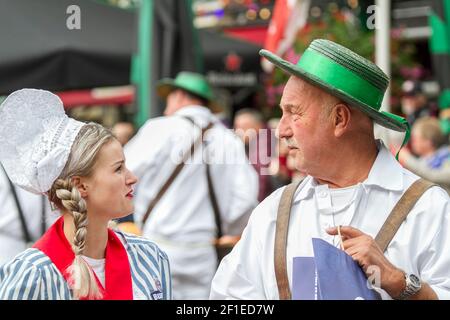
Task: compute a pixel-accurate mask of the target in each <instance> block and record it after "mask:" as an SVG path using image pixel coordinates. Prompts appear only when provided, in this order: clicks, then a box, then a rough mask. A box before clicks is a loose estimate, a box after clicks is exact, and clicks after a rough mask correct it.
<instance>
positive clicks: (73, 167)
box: [48, 122, 114, 299]
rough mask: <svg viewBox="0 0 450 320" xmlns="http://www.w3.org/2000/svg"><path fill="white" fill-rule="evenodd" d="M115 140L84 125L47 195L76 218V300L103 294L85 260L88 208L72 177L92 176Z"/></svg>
mask: <svg viewBox="0 0 450 320" xmlns="http://www.w3.org/2000/svg"><path fill="white" fill-rule="evenodd" d="M113 138H114V136H113V134H112V133H111V132H110V131H109V130H108V129H106V128H105V127H103V126H101V125H100V124H97V123H93V122H91V123H88V124H85V125H84V126H83V127H82V128H81V129H80V132H79V133H78V135H77V137H76V139H75V141H74V143H73V145H72V148H71V152H70V155H69V158H68V160H67V163H66V165H65V167H64V169H63V171H62V172H61V174H60V176H59V177H58V179H57V180H56V181H55V182H54V183H53V185H52V187H51V189H50V191H49V192H48V197H49V199H50V201H52V202H53V203H54V204H55V205H56V206H57V207H58V208H59V209H60V210H64V209H67V210H68V211H69V212H70V213H71V214H72V216H73V221H74V225H75V236H74V240H73V245H72V249H73V251H74V253H75V259H74V261H73V263H72V265H71V266H69V268H68V269H67V272H69V274H70V281H69V286H70V288H71V289H72V290H73V295H74V298H75V299H79V298H81V297H87V298H89V299H98V298H101V297H102V294H101V292H100V289H99V287H98V285H97V282H96V280H95V276H94V274H93V272H92V270H91V268H90V267H89V265H88V264H87V262H86V261H85V260H84V259H83V258H82V254H83V252H84V249H85V241H86V233H87V225H88V218H87V207H86V202H85V200H84V199H83V198H82V197H81V195H80V192H79V191H78V188H77V187H75V186H74V185H73V184H72V177H74V176H82V177H86V176H89V175H90V174H92V171H93V168H94V165H95V163H96V159H97V156H98V153H99V151H100V149H101V148H102V147H103V146H104V145H105V144H107V143H108V142H110V141H111V140H112V139H113Z"/></svg>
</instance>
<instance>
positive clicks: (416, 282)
mask: <svg viewBox="0 0 450 320" xmlns="http://www.w3.org/2000/svg"><path fill="white" fill-rule="evenodd" d="M404 274H405V282H406V287H405V289H404V290H403V292H402V293H400V295H399V296H398V297H397V298H395V299H396V300H405V299H408V298H409V297H411V296H412V295H414V294H416V293H417V292H419V290H420V288H422V281H420V278H419V277H418V276H416V275H415V274H407V273H404Z"/></svg>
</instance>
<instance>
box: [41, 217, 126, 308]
mask: <svg viewBox="0 0 450 320" xmlns="http://www.w3.org/2000/svg"><path fill="white" fill-rule="evenodd" d="M33 248H36V249H39V250H40V251H42V252H43V253H45V254H46V255H47V256H48V257H49V258H50V260H51V261H52V262H53V263H54V264H55V266H56V267H57V268H58V270H59V271H60V272H61V274H62V275H63V277H64V279H66V281H67V282H68V283H69V282H70V278H69V277H70V275H69V274H68V272H67V268H68V267H69V266H70V265H71V264H72V262H73V260H74V259H75V254H74V252H73V250H72V247H71V245H70V243H69V241H67V239H66V236H65V234H64V218H63V217H61V218H59V219H58V220H57V221H56V222H55V223H54V224H53V225H52V226H51V227H50V228H49V229H48V231H47V232H46V233H45V234H44V235H43V236H42V238H41V239H39V240H38V241H37V242H36V243H35V245H34V246H33ZM94 275H95V272H94ZM95 279H96V281H97V285H98V287H99V288H100V290H101V292H102V294H103V300H133V287H132V281H131V271H130V263H129V260H128V255H127V252H126V250H125V248H124V246H123V244H122V242H121V241H120V239H119V238H118V237H117V235H116V234H115V233H114V231H112V230H111V229H108V242H107V245H106V257H105V288H103V286H102V284H101V283H100V281H99V280H98V278H97V276H95ZM82 299H86V297H84V298H82Z"/></svg>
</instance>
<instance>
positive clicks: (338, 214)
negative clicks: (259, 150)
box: [210, 40, 450, 299]
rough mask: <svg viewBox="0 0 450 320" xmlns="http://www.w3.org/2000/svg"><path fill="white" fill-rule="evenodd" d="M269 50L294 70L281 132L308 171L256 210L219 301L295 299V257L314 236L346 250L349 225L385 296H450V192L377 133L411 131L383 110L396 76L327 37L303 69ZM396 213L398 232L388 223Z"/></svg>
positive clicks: (222, 275)
mask: <svg viewBox="0 0 450 320" xmlns="http://www.w3.org/2000/svg"><path fill="white" fill-rule="evenodd" d="M261 55H262V56H264V57H266V58H267V59H268V60H269V61H271V62H272V63H274V64H275V65H277V66H278V67H280V68H281V69H283V70H284V71H286V72H288V73H289V74H290V75H291V77H290V79H289V81H288V82H287V84H286V87H285V89H284V92H283V96H282V99H281V103H280V106H281V109H282V111H283V116H282V118H281V121H280V124H279V126H278V131H279V136H280V138H281V139H285V140H286V141H287V142H288V144H289V147H290V149H291V151H290V152H291V153H292V154H294V155H295V160H296V165H297V168H298V169H299V170H300V171H302V172H304V173H305V174H306V175H307V177H306V178H305V179H304V180H303V181H302V182H301V183H300V185H298V187H297V186H296V185H290V186H288V187H285V188H281V189H279V190H277V191H275V192H274V193H273V194H272V195H270V196H269V197H268V198H266V200H265V201H263V202H262V203H261V204H260V205H259V206H258V207H257V208H256V209H255V210H254V211H253V213H252V216H251V217H250V221H249V224H248V226H247V227H246V230H245V231H244V233H243V236H242V238H241V241H240V242H239V243H238V245H237V246H236V247H235V249H234V250H233V252H232V253H231V254H230V255H228V256H227V257H226V258H225V259H224V260H223V261H222V263H221V265H220V267H219V269H218V271H217V273H216V275H215V278H214V280H213V283H212V289H211V295H210V297H211V298H212V299H221V298H238V299H279V298H281V299H289V298H290V297H291V291H292V278H293V267H292V266H293V258H294V257H311V256H313V246H312V244H311V239H312V238H322V239H324V240H326V241H328V242H329V243H330V244H334V245H335V246H337V245H338V243H339V242H340V239H339V235H338V230H337V229H338V228H337V227H338V226H340V225H342V226H343V227H341V228H340V231H341V234H342V239H343V247H344V249H345V252H346V253H347V254H348V255H350V256H351V257H352V258H353V259H354V260H355V261H357V262H358V263H359V265H360V266H361V268H362V270H363V271H364V272H366V275H367V276H370V275H371V273H370V269H371V268H369V267H370V266H377V267H378V270H379V275H380V279H379V280H380V287H381V288H379V291H380V293H381V296H382V298H383V299H391V298H394V299H436V298H444V299H449V298H450V268H449V267H448V266H449V265H450V254H448V252H450V233H449V232H450V231H449V230H450V219H449V218H450V217H449V211H450V207H449V197H448V195H447V194H446V192H445V191H444V190H443V189H441V188H440V187H436V186H431V185H430V184H428V183H426V182H423V181H422V180H418V179H419V178H418V177H417V176H416V175H414V174H412V173H411V172H409V171H408V170H406V169H403V168H402V167H401V166H400V165H399V164H398V162H397V161H396V160H395V158H394V157H393V156H392V155H391V153H390V152H389V151H388V149H387V148H386V147H385V146H384V145H383V143H382V142H381V141H377V140H375V138H374V134H373V121H375V122H377V123H379V124H380V125H383V126H385V127H387V128H390V129H393V130H397V131H408V133H409V127H408V125H407V123H406V121H405V120H404V119H403V118H400V117H397V116H395V115H392V114H390V113H387V112H381V111H379V109H380V106H381V101H382V99H383V95H384V93H385V90H386V88H387V86H388V81H389V79H388V77H387V76H386V75H385V74H384V73H383V72H382V71H381V70H380V69H379V68H378V67H376V66H375V65H374V64H373V63H371V62H369V61H367V60H366V59H364V58H362V57H360V56H358V55H356V54H355V53H353V52H352V51H350V50H348V49H346V48H344V47H342V46H340V45H338V44H335V43H333V42H331V41H327V40H315V41H313V42H312V43H311V45H310V47H309V48H308V49H307V50H306V51H305V53H304V54H303V55H302V57H301V59H300V60H299V62H298V63H297V64H296V65H294V64H291V63H289V62H287V61H284V60H282V59H281V58H279V57H277V56H275V55H274V54H272V53H270V52H268V51H265V50H264V51H262V52H261ZM417 181H419V182H417ZM410 187H411V189H410ZM289 194H290V195H289ZM285 195H289V196H287V197H286V196H285ZM404 195H405V196H404ZM419 196H420V198H419ZM289 197H292V198H289ZM417 198H419V199H418V200H417ZM286 199H287V200H289V201H287V200H286ZM400 200H401V205H398V206H397V205H396V204H397V202H399V201H400ZM416 200H417V202H414V201H416ZM409 207H412V209H411V210H407V209H409ZM286 208H287V209H286ZM393 208H394V209H393ZM405 208H406V209H405ZM391 211H393V213H392V215H391ZM277 212H278V213H277ZM286 212H290V219H289V215H286ZM408 212H409V214H408ZM405 214H408V217H407V219H406V220H403V219H404V218H405ZM286 217H287V218H286ZM388 217H390V218H389V223H388V224H389V225H390V228H387V227H386V226H385V227H382V226H383V224H384V222H385V221H386V219H388ZM401 221H403V223H402V224H401V225H400V222H401ZM396 227H399V229H398V231H397V232H395V231H396V230H395V229H396ZM380 229H382V232H381V233H379V231H380ZM283 235H284V238H283ZM377 235H378V236H377ZM376 236H377V237H376ZM375 237H376V241H375V240H374V238H375ZM280 239H281V240H280ZM372 270H373V269H372Z"/></svg>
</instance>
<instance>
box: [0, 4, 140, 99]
mask: <svg viewBox="0 0 450 320" xmlns="http://www.w3.org/2000/svg"><path fill="white" fill-rule="evenodd" d="M72 4H76V5H77V6H78V7H79V8H80V13H81V15H80V17H81V20H80V21H81V29H80V30H77V29H74V30H69V29H68V28H67V24H66V22H67V19H69V18H70V16H71V14H70V13H66V11H67V8H68V7H69V6H70V5H72ZM0 26H1V27H0V41H1V43H0V48H1V49H0V94H7V93H9V92H11V91H13V90H16V89H19V88H23V87H33V88H43V89H49V90H68V89H75V88H77V89H80V88H92V87H99V86H113V85H123V84H128V83H130V61H131V51H132V48H133V46H134V43H135V30H136V20H135V12H134V11H125V10H121V9H118V8H115V7H111V6H107V5H103V4H100V3H98V2H94V1H92V0H77V1H73V0H39V1H30V0H15V1H11V0H0Z"/></svg>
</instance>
